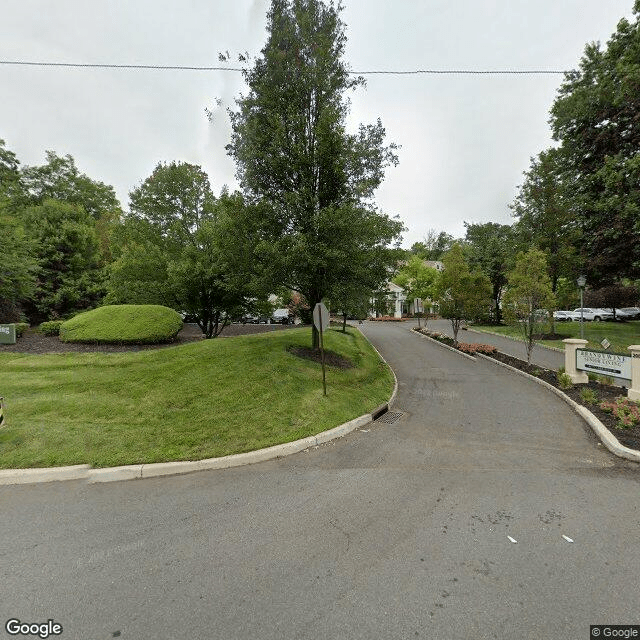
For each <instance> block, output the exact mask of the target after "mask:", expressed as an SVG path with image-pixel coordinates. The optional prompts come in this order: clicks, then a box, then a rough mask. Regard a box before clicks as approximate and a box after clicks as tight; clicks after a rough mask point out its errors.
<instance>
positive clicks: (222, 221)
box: [106, 162, 260, 338]
mask: <svg viewBox="0 0 640 640" xmlns="http://www.w3.org/2000/svg"><path fill="white" fill-rule="evenodd" d="M243 208H244V202H243V199H242V197H241V196H240V195H238V194H233V195H229V194H228V193H226V192H224V193H223V194H222V195H221V196H220V198H219V199H216V198H215V197H214V196H213V193H212V191H211V187H210V185H209V179H208V177H207V175H206V173H205V172H204V171H203V170H202V169H201V168H200V167H199V166H196V165H191V164H187V163H180V162H178V163H176V162H172V163H170V164H162V163H160V164H158V165H157V166H156V168H155V169H154V171H153V173H152V174H151V176H149V177H148V178H147V179H146V180H145V181H144V182H143V183H142V185H140V186H139V187H138V188H136V189H134V190H133V191H132V192H131V207H130V209H131V212H130V214H129V216H127V218H126V219H125V221H124V223H123V224H122V226H120V227H119V228H118V229H117V230H116V232H115V234H114V238H115V241H116V243H117V245H118V247H119V248H118V250H117V252H116V260H115V261H114V263H113V264H112V265H111V267H110V278H109V284H108V294H107V298H106V301H107V302H109V303H137V304H163V305H167V306H170V307H173V308H174V309H177V310H179V311H184V312H186V313H188V314H189V315H193V316H196V317H197V318H198V325H199V326H200V328H201V329H202V332H203V333H204V334H205V335H206V336H207V337H208V338H211V337H215V336H216V335H218V334H219V333H220V331H222V329H223V328H224V326H225V325H226V323H227V322H228V320H229V318H230V317H231V316H233V315H236V314H239V313H240V312H241V311H242V310H243V309H244V308H246V307H247V305H248V304H249V299H250V298H258V297H260V295H259V293H260V292H259V291H258V289H257V288H256V287H255V286H253V284H254V283H253V281H252V277H251V273H250V267H251V262H250V260H249V259H248V257H247V253H248V249H247V242H248V239H247V238H246V236H245V235H243V234H242V233H241V231H240V230H238V229H237V228H236V225H237V219H238V218H240V217H241V216H242V210H243Z"/></svg>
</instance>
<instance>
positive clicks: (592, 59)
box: [551, 3, 640, 286]
mask: <svg viewBox="0 0 640 640" xmlns="http://www.w3.org/2000/svg"><path fill="white" fill-rule="evenodd" d="M639 15H640V4H638V3H636V5H635V8H634V17H635V20H634V21H632V22H630V21H628V20H626V19H624V18H623V19H622V20H620V22H619V23H618V26H617V30H616V32H615V33H614V34H613V35H612V37H611V39H610V40H609V42H608V43H607V45H606V47H605V48H604V49H602V48H601V47H600V45H599V44H597V43H592V44H589V45H587V46H586V48H585V52H584V55H583V57H582V59H581V61H580V66H579V69H578V70H577V71H572V72H570V73H567V74H566V76H565V80H564V82H563V84H562V86H561V88H560V90H559V92H558V96H557V98H556V100H555V103H554V105H553V108H552V110H551V125H552V129H553V134H554V138H555V139H556V140H559V141H560V142H561V147H560V154H561V161H562V167H563V171H564V174H565V176H566V179H565V180H566V182H567V185H568V186H569V189H570V193H571V201H572V208H573V210H574V212H575V222H576V223H577V226H580V227H581V228H582V230H583V234H582V243H581V245H580V246H581V249H582V254H583V255H582V257H583V261H584V262H583V264H584V266H585V268H586V275H587V278H588V280H589V282H591V283H592V284H594V285H596V286H597V285H600V284H608V283H610V282H614V281H616V280H618V279H619V278H621V277H638V275H640V227H639V226H638V224H637V221H638V217H639V215H640V156H638V148H640V119H638V113H639V112H640V92H639V91H638V68H639V64H640V21H639V19H638V18H639Z"/></svg>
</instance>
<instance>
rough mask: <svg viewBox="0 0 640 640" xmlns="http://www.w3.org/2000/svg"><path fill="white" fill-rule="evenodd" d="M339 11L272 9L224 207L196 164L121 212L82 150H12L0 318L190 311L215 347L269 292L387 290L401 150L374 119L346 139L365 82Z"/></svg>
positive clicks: (397, 229)
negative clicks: (384, 187)
mask: <svg viewBox="0 0 640 640" xmlns="http://www.w3.org/2000/svg"><path fill="white" fill-rule="evenodd" d="M340 12H341V8H340V7H339V6H338V7H336V6H335V5H334V4H333V3H331V4H326V3H324V2H322V1H321V0H273V1H272V3H271V7H270V10H269V13H268V38H267V42H266V44H265V46H264V48H263V49H262V51H261V53H260V55H259V56H257V57H256V59H255V60H254V61H253V63H252V65H250V66H247V67H246V68H245V71H244V76H245V81H246V84H247V86H248V92H247V93H246V95H244V96H241V97H239V98H238V99H237V101H236V110H235V111H232V112H231V113H230V115H231V124H232V137H231V140H230V142H229V144H228V146H227V148H226V149H227V153H228V154H229V155H230V156H232V157H233V158H234V160H235V162H236V166H237V179H238V182H239V184H240V190H239V191H237V192H234V193H229V192H228V191H227V190H225V189H223V190H222V191H221V193H220V194H219V196H217V197H216V196H214V194H213V192H212V189H211V186H210V183H209V179H208V176H207V175H206V173H205V172H204V171H203V170H202V168H201V167H199V166H196V165H192V164H188V163H184V162H169V163H159V164H158V165H157V166H156V168H155V169H154V171H153V173H152V174H151V175H150V176H149V177H148V178H146V179H145V180H144V181H143V182H142V183H141V184H140V185H139V186H137V187H135V188H134V189H133V190H132V191H131V193H130V195H129V208H128V211H126V212H124V211H123V210H122V208H121V205H120V204H119V203H118V201H117V199H116V197H115V194H114V190H113V188H112V187H110V186H108V185H104V184H103V183H101V182H98V181H95V180H92V179H90V178H89V177H87V176H86V175H84V174H82V173H80V172H79V170H78V169H77V167H76V166H75V162H74V160H73V158H72V157H71V156H65V157H60V156H57V155H56V154H55V153H54V152H48V153H47V162H46V163H45V164H44V165H42V166H40V167H21V166H20V163H19V161H18V159H17V158H16V156H15V154H14V153H13V152H12V151H11V150H9V149H7V148H6V147H5V146H4V143H3V144H2V146H0V172H1V173H0V180H1V182H0V225H1V227H0V237H1V238H2V244H3V246H2V251H1V254H2V265H1V271H0V305H1V307H0V315H1V318H0V321H7V320H10V319H17V318H18V317H19V316H20V315H21V314H24V315H26V316H27V317H28V318H29V320H31V321H39V320H42V319H50V318H63V317H66V316H68V315H70V314H73V313H74V312H75V311H77V310H80V309H86V308H90V307H92V306H96V305H100V304H105V303H111V304H113V303H133V302H136V303H142V302H144V303H151V302H155V303H161V304H166V305H168V306H171V307H173V308H175V309H178V310H181V311H185V312H188V313H190V314H193V315H195V316H196V317H197V319H198V323H199V324H200V326H201V327H202V329H203V331H204V333H205V334H206V335H207V337H213V336H215V335H216V334H217V333H219V331H220V329H221V327H223V326H224V324H225V323H226V322H228V320H229V318H231V317H233V316H234V315H237V314H239V313H241V312H246V311H247V310H250V309H252V308H255V307H256V305H260V304H261V303H263V302H264V300H265V299H266V297H267V296H268V294H278V293H281V294H282V295H284V296H287V295H289V294H290V293H291V292H293V295H294V296H295V295H298V296H299V297H300V299H301V300H302V301H304V302H305V303H306V305H307V306H308V307H311V308H313V306H314V305H315V304H316V303H317V302H320V301H321V300H323V299H331V300H333V301H335V304H338V305H339V306H341V307H342V308H343V309H347V308H349V307H351V306H353V305H354V304H357V305H359V304H360V303H361V301H362V299H363V296H364V295H365V293H363V292H370V291H371V290H373V289H376V288H379V287H380V286H382V283H383V282H385V281H386V280H387V279H388V277H389V274H390V273H391V272H392V271H393V269H394V267H395V265H396V263H397V260H398V257H399V253H398V252H399V243H400V240H401V232H402V230H403V225H402V223H401V222H400V221H399V220H398V219H397V217H391V216H390V215H387V214H385V213H383V212H381V211H379V210H378V209H377V207H376V206H375V204H374V201H373V195H374V192H375V190H376V188H377V187H378V186H379V184H380V183H381V181H382V179H383V177H384V170H385V168H386V167H387V166H389V165H394V164H396V163H397V156H396V154H395V149H396V148H395V145H393V144H386V143H385V130H384V128H383V126H382V124H381V122H380V121H379V120H378V121H377V122H376V123H374V124H370V125H360V127H359V129H358V131H357V132H356V133H349V132H348V131H347V129H346V117H347V114H348V109H349V101H348V98H347V94H348V93H349V92H351V91H353V90H355V89H357V88H358V87H360V86H361V85H362V84H363V80H362V79H361V78H352V77H351V76H350V74H349V70H348V68H347V66H346V64H345V62H344V60H343V54H344V48H345V43H346V36H345V25H344V23H343V22H342V20H341V19H340ZM285 292H286V293H285ZM317 342H318V335H317V332H315V331H314V332H313V345H314V346H317Z"/></svg>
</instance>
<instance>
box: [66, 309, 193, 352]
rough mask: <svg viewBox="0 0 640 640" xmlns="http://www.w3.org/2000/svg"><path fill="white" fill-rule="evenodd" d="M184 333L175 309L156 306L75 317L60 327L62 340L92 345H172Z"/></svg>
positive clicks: (92, 312) (81, 314)
mask: <svg viewBox="0 0 640 640" xmlns="http://www.w3.org/2000/svg"><path fill="white" fill-rule="evenodd" d="M180 329H182V318H181V317H180V315H179V314H178V313H177V312H176V311H174V310H173V309H169V308H168V307H163V306H161V305H156V304H140V305H137V304H115V305H110V306H106V307H100V308H98V309H93V310H92V311H86V312H85V313H80V314H78V315H77V316H74V317H73V318H71V319H70V320H67V321H66V322H64V323H63V324H62V326H61V327H60V340H62V341H63V342H82V343H90V344H155V343H159V342H171V341H173V340H174V339H175V337H176V335H177V334H178V331H180Z"/></svg>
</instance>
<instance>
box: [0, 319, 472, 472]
mask: <svg viewBox="0 0 640 640" xmlns="http://www.w3.org/2000/svg"><path fill="white" fill-rule="evenodd" d="M360 333H362V331H360ZM362 335H363V336H364V333H362ZM364 337H365V339H366V340H367V342H369V344H370V345H371V346H372V347H373V349H374V350H375V352H376V353H377V354H378V356H380V359H381V360H382V361H383V362H384V363H385V364H386V365H387V366H389V364H388V363H387V361H386V360H385V359H384V358H383V357H382V355H381V354H380V352H379V351H378V350H377V349H376V348H375V347H374V346H373V345H372V344H371V341H370V340H369V339H368V338H367V337H366V336H364ZM463 355H464V354H463ZM389 369H390V370H391V373H393V379H394V387H393V393H392V394H391V398H389V401H388V402H386V403H384V404H382V405H381V406H380V407H377V408H376V409H375V410H374V412H373V413H365V414H363V415H361V416H359V417H357V418H354V419H353V420H349V422H345V423H344V424H341V425H338V426H337V427H334V428H333V429H329V430H328V431H323V432H322V433H318V434H317V435H315V436H309V437H307V438H302V439H301V440H294V441H293V442H285V443H284V444H277V445H274V446H272V447H267V448H266V449H258V450H257V451H248V452H247V453H236V454H233V455H229V456H223V457H221V458H208V459H207V460H186V461H177V462H157V463H153V464H132V465H126V466H121V467H106V468H103V469H92V468H91V467H90V466H89V465H88V464H79V465H73V466H69V467H48V468H41V469H0V485H9V484H36V483H42V482H57V481H63V480H85V481H87V482H89V483H96V482H118V481H120V480H134V479H137V478H153V477H159V476H173V475H181V474H184V473H191V472H193V471H206V470H212V469H228V468H230V467H239V466H243V465H247V464H254V463H256V462H264V461H266V460H273V459H274V458H282V457H284V456H288V455H291V454H293V453H298V452H300V451H304V450H306V449H308V448H309V447H313V446H319V445H321V444H324V443H325V442H329V441H331V440H335V439H336V438H342V437H343V436H345V435H347V434H348V433H351V431H354V430H355V429H357V428H359V427H364V426H365V425H367V424H369V423H370V422H373V419H374V415H378V414H380V413H381V412H383V411H384V410H388V409H389V408H390V407H391V405H392V404H393V403H394V401H395V399H396V395H397V393H398V379H397V378H396V374H395V372H394V371H393V369H391V367H389Z"/></svg>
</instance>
